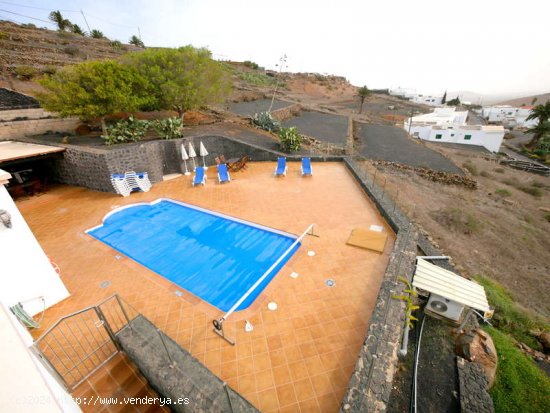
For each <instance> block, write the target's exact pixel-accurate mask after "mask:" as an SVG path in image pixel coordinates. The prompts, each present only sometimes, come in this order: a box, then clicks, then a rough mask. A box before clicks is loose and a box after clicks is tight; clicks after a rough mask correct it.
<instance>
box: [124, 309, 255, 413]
mask: <svg viewBox="0 0 550 413" xmlns="http://www.w3.org/2000/svg"><path fill="white" fill-rule="evenodd" d="M117 339H118V342H119V343H120V345H121V346H122V348H123V350H124V351H125V352H126V354H127V355H128V357H129V358H130V359H131V360H132V361H133V362H134V363H135V364H136V365H137V366H138V367H139V370H140V372H141V373H142V374H143V375H144V376H145V378H146V379H147V382H148V383H149V384H150V385H151V387H152V388H153V389H154V390H155V391H157V392H158V393H159V394H160V395H162V396H163V397H164V398H170V399H171V400H178V399H179V398H188V399H189V404H187V405H186V404H183V403H182V404H177V403H174V404H172V405H171V406H170V408H171V410H172V411H174V412H178V413H179V412H182V413H185V412H197V413H226V412H242V413H257V412H258V410H257V409H256V408H255V407H254V406H253V405H251V404H250V403H249V402H248V401H247V400H246V399H244V398H243V397H242V396H241V395H240V394H239V393H237V392H236V391H234V390H233V389H232V388H231V387H229V386H227V385H226V384H225V383H224V382H223V381H221V380H220V379H219V378H218V377H217V376H216V375H215V374H214V373H212V372H211V371H210V370H208V369H207V368H206V367H205V366H204V365H202V364H201V363H200V362H199V361H198V360H197V359H195V358H194V357H193V356H192V355H191V354H189V352H188V351H186V350H185V349H183V348H182V347H180V346H179V345H178V344H177V343H176V342H175V341H173V340H172V339H171V338H170V337H168V336H167V335H166V334H164V333H163V332H161V331H160V330H157V328H156V327H155V325H154V324H153V323H151V322H150V321H149V320H148V319H146V318H145V317H143V316H142V315H140V316H138V317H136V318H135V319H133V320H132V321H131V323H130V324H129V326H128V327H127V328H124V329H122V330H121V331H120V332H118V333H117Z"/></svg>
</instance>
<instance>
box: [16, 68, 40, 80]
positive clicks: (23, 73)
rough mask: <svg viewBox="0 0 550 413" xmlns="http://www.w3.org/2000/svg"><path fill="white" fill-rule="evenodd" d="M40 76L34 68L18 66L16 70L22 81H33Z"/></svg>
mask: <svg viewBox="0 0 550 413" xmlns="http://www.w3.org/2000/svg"><path fill="white" fill-rule="evenodd" d="M37 74H38V69H36V68H34V67H32V66H17V67H16V68H15V75H16V76H17V78H18V79H21V80H31V79H32V78H33V77H35V76H36V75H37Z"/></svg>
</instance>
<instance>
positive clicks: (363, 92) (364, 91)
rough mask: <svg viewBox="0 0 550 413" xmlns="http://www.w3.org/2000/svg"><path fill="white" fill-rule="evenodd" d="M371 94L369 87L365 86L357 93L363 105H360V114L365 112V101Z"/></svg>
mask: <svg viewBox="0 0 550 413" xmlns="http://www.w3.org/2000/svg"><path fill="white" fill-rule="evenodd" d="M370 94H371V91H370V90H369V88H368V87H367V86H363V87H361V88H359V90H358V91H357V96H359V100H360V102H361V104H360V105H359V113H361V112H363V104H364V103H365V99H366V98H367V97H368V96H369V95H370Z"/></svg>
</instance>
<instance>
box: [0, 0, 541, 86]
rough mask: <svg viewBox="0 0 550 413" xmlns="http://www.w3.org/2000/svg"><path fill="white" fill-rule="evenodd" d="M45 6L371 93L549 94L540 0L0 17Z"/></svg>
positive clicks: (71, 8) (70, 8) (193, 0)
mask: <svg viewBox="0 0 550 413" xmlns="http://www.w3.org/2000/svg"><path fill="white" fill-rule="evenodd" d="M24 6H26V7H24ZM51 10H61V12H62V14H63V15H64V16H65V17H66V18H68V19H69V20H71V21H72V22H73V23H77V24H79V25H80V26H81V27H82V28H84V29H85V30H86V29H87V27H86V23H85V22H84V20H83V17H82V14H81V13H80V10H82V11H83V12H84V14H85V16H86V19H87V20H88V23H89V25H90V27H91V28H92V29H99V30H101V31H102V32H103V33H104V34H105V35H106V36H107V37H109V38H111V39H118V40H121V41H123V42H127V41H128V39H129V38H130V37H131V36H132V35H134V34H135V35H138V34H139V33H141V38H142V40H143V42H144V43H145V45H146V46H163V47H177V46H185V45H187V44H191V45H193V46H196V47H207V48H209V49H210V50H211V51H212V53H213V55H214V57H215V58H217V59H222V60H241V61H242V60H251V61H254V62H256V63H258V64H259V65H260V66H264V67H266V68H269V69H277V67H276V64H278V63H279V61H280V59H281V57H282V56H283V55H286V56H287V61H286V66H285V67H284V70H285V71H292V72H317V73H322V74H330V75H339V76H344V77H346V78H347V79H348V80H350V81H351V83H353V84H354V85H358V86H362V85H367V86H368V87H369V88H371V89H374V88H395V87H403V88H412V89H416V90H417V91H418V92H419V93H434V94H443V92H444V91H445V90H448V91H462V92H464V91H473V92H476V93H479V94H482V95H508V94H509V95H529V94H536V93H546V92H550V43H549V39H550V25H549V24H548V16H550V2H549V1H547V0H522V1H510V0H500V1H495V0H475V1H473V0H461V1H452V2H451V1H442V0H434V1H432V0H416V1H411V0H386V1H381V0H376V1H373V0H356V1H352V0H331V1H325V0H316V1H310V0H270V1H264V0H156V1H147V0H133V1H128V0H118V1H106V0H70V1H69V0H59V1H55V0H11V1H9V0H6V1H1V0H0V19H9V20H14V21H17V22H22V23H26V22H32V23H34V24H36V25H38V26H39V27H43V26H45V27H49V28H54V26H53V25H52V24H48V23H47V22H43V21H40V20H32V19H30V18H29V17H34V18H35V19H42V20H46V21H47V20H48V18H47V16H48V14H49V11H51ZM9 12H11V13H9ZM13 13H18V14H19V15H16V14H13ZM20 15H24V16H28V17H24V16H20ZM138 27H139V33H138Z"/></svg>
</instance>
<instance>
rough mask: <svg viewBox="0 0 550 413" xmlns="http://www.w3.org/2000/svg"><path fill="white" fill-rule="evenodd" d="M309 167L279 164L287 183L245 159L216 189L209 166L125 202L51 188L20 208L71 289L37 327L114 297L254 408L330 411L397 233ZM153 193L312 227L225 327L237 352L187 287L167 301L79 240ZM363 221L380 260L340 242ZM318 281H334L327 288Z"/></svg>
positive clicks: (324, 168)
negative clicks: (307, 173) (381, 233)
mask: <svg viewBox="0 0 550 413" xmlns="http://www.w3.org/2000/svg"><path fill="white" fill-rule="evenodd" d="M313 168H314V176H313V177H302V176H301V175H300V165H299V163H289V172H288V174H287V176H286V177H280V178H275V177H274V176H273V171H274V170H275V163H272V162H262V163H249V164H248V168H247V169H246V170H243V171H239V172H235V173H233V174H232V181H231V182H230V183H228V184H223V185H220V184H218V181H217V177H216V170H215V168H214V167H212V168H209V169H208V171H207V176H208V180H207V183H206V185H205V186H204V187H203V186H199V187H192V186H191V179H192V176H181V177H178V178H175V179H171V180H167V181H164V182H161V183H157V184H155V185H154V186H153V188H152V190H151V191H150V192H147V193H133V194H132V195H131V196H129V197H127V198H123V197H121V196H118V195H115V194H111V193H101V192H95V191H90V190H87V189H83V188H78V187H71V186H65V185H60V186H57V187H54V188H52V189H51V190H50V191H49V192H48V193H46V194H44V195H42V196H38V197H32V198H28V199H22V200H20V201H18V202H17V204H18V207H19V209H20V210H21V212H22V214H23V216H24V217H25V219H26V220H27V222H28V223H29V225H30V227H31V229H32V231H33V232H34V234H35V236H36V238H37V239H38V241H39V242H40V244H41V245H42V247H43V248H44V250H45V251H46V253H47V255H48V256H49V257H50V258H52V259H53V260H54V261H55V262H56V263H57V264H58V265H59V267H60V268H61V278H62V280H63V282H64V283H65V285H66V286H67V288H68V289H69V291H70V293H71V297H69V298H68V299H66V300H64V301H63V302H61V303H59V304H57V305H55V306H53V307H51V308H50V309H48V310H47V312H46V315H45V318H44V322H43V326H44V327H48V326H49V325H51V324H52V323H53V322H55V320H57V319H58V318H59V317H61V316H63V315H66V314H68V313H70V312H73V311H76V310H79V309H81V308H83V307H86V306H89V305H93V304H96V303H98V302H99V301H101V300H102V299H104V298H106V297H108V296H110V295H112V294H114V293H118V294H120V296H121V297H123V298H124V299H125V300H126V301H127V302H129V303H130V304H131V305H132V306H134V307H135V308H136V309H137V310H138V311H140V312H141V313H143V314H144V315H145V316H146V317H148V318H149V319H150V320H151V321H152V322H154V323H155V324H156V325H157V326H158V327H160V328H161V329H162V330H163V331H165V332H166V333H167V334H168V335H170V336H171V337H172V338H173V339H174V340H176V341H177V342H178V343H179V344H180V345H181V346H182V347H184V348H186V349H187V350H188V351H190V352H191V354H192V355H193V356H195V357H196V358H197V359H198V360H200V361H201V362H203V363H204V364H205V365H206V366H207V367H208V368H209V369H210V370H211V371H212V372H213V373H214V374H216V375H218V376H219V377H220V378H221V379H222V380H225V381H226V382H227V383H228V384H229V385H230V386H231V387H233V388H234V389H235V390H237V391H239V392H240V393H241V394H242V395H243V396H244V397H245V398H247V399H248V400H249V401H250V402H251V403H252V404H254V405H255V406H256V407H257V408H258V409H260V410H261V411H262V412H267V413H269V412H293V413H294V412H337V411H338V407H339V403H340V401H341V399H342V398H343V396H344V393H345V391H346V387H347V385H348V381H349V379H350V377H351V374H352V372H353V369H354V365H355V362H356V359H357V355H358V353H359V350H360V348H361V345H362V342H363V339H364V337H365V335H366V331H367V325H368V321H369V318H370V315H371V312H372V310H373V307H374V304H375V300H376V296H377V293H378V289H379V287H380V283H381V280H382V277H383V274H384V271H385V268H386V265H387V263H388V258H389V254H390V252H391V249H392V247H393V243H394V240H395V237H394V234H393V233H392V232H391V229H390V228H389V227H388V226H387V225H386V224H385V222H384V220H383V218H382V217H381V216H380V214H379V213H378V212H377V211H376V208H375V207H374V205H373V204H372V203H371V202H370V200H369V199H368V197H367V196H366V194H365V193H364V192H363V191H362V190H361V188H360V186H359V185H358V183H357V182H356V181H355V180H354V179H353V177H352V175H351V174H350V173H349V171H348V170H347V169H346V167H345V166H344V165H343V164H341V163H338V162H335V163H314V164H313ZM161 197H167V198H172V199H176V200H180V201H183V202H186V203H190V204H194V205H198V206H201V207H204V208H208V209H211V210H214V211H218V212H221V213H224V214H228V215H232V216H235V217H239V218H242V219H245V220H249V221H253V222H257V223H260V224H262V225H266V226H270V227H273V228H277V229H280V230H283V231H287V232H290V233H293V234H297V235H298V234H301V233H302V232H303V231H304V230H305V229H306V228H307V227H308V226H309V225H310V224H311V223H314V224H316V225H315V234H317V235H318V237H311V236H308V237H306V238H305V240H304V242H303V245H302V247H301V248H300V249H299V251H298V252H297V253H296V254H295V255H294V256H293V257H292V259H291V260H290V261H289V262H288V263H287V264H286V265H285V266H284V267H283V268H282V270H281V271H280V272H279V274H278V275H277V276H276V277H275V278H274V279H273V281H271V283H270V284H269V285H268V287H267V288H266V289H265V290H264V291H263V292H262V294H261V295H260V296H259V297H258V298H257V299H256V301H255V302H254V304H253V305H252V306H251V307H250V308H248V309H246V310H244V311H241V312H238V313H235V314H233V315H232V316H231V317H230V318H229V320H228V321H227V322H226V323H225V329H226V332H227V334H228V335H229V336H230V337H232V338H235V339H236V345H235V346H231V345H229V344H228V343H226V342H225V341H224V340H222V339H220V337H218V336H217V335H216V334H214V333H213V332H212V320H213V319H214V318H219V317H220V316H221V315H222V314H221V312H220V311H219V310H218V309H216V308H215V307H212V306H211V305H209V304H207V303H206V302H204V301H202V300H200V299H199V298H197V297H193V296H191V295H190V294H189V293H187V292H185V291H183V293H184V294H183V296H182V297H180V296H177V295H176V294H175V292H176V291H179V290H181V288H179V287H178V286H177V285H175V284H172V283H171V282H170V281H168V280H166V279H164V278H163V277H161V276H159V275H157V274H155V273H153V272H152V271H150V270H148V269H147V268H145V267H143V266H141V265H140V264H137V263H136V262H134V261H132V260H131V259H129V258H127V257H124V256H121V254H120V253H118V252H117V251H115V250H113V249H111V248H109V247H107V246H106V245H104V244H102V243H101V242H99V241H97V240H95V239H94V238H92V237H90V236H88V235H87V234H85V230H87V229H89V228H91V227H94V226H96V225H99V224H100V223H101V220H102V218H103V217H104V215H105V214H107V213H108V212H109V211H111V210H112V209H114V208H117V207H120V206H122V205H126V204H130V203H136V202H149V201H152V200H155V199H157V198H161ZM372 224H376V225H382V226H383V227H384V230H385V231H386V232H388V234H389V237H388V242H387V244H386V247H385V251H384V253H383V254H379V253H376V252H372V251H368V250H364V249H360V248H356V247H352V246H348V245H346V240H347V238H348V237H349V235H350V232H351V230H352V229H354V228H357V227H369V226H370V225H372ZM308 251H314V252H315V255H314V256H309V255H308V254H307V252H308ZM292 272H296V273H298V274H299V276H298V277H297V278H292V277H290V274H291V273H292ZM328 278H332V279H333V280H334V281H335V282H336V285H335V286H333V287H327V286H326V285H325V280H326V279H328ZM106 280H108V281H110V282H111V284H110V285H109V287H107V288H101V286H100V284H101V283H102V282H103V281H106ZM271 301H274V302H276V303H277V304H278V309H277V310H276V311H270V310H269V309H268V308H267V304H268V303H269V302H271ZM245 320H249V321H250V322H251V323H252V324H253V325H254V330H253V331H252V332H250V333H247V332H245V330H244V325H245ZM38 333H39V332H38ZM187 396H191V397H192V395H183V397H187Z"/></svg>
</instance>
